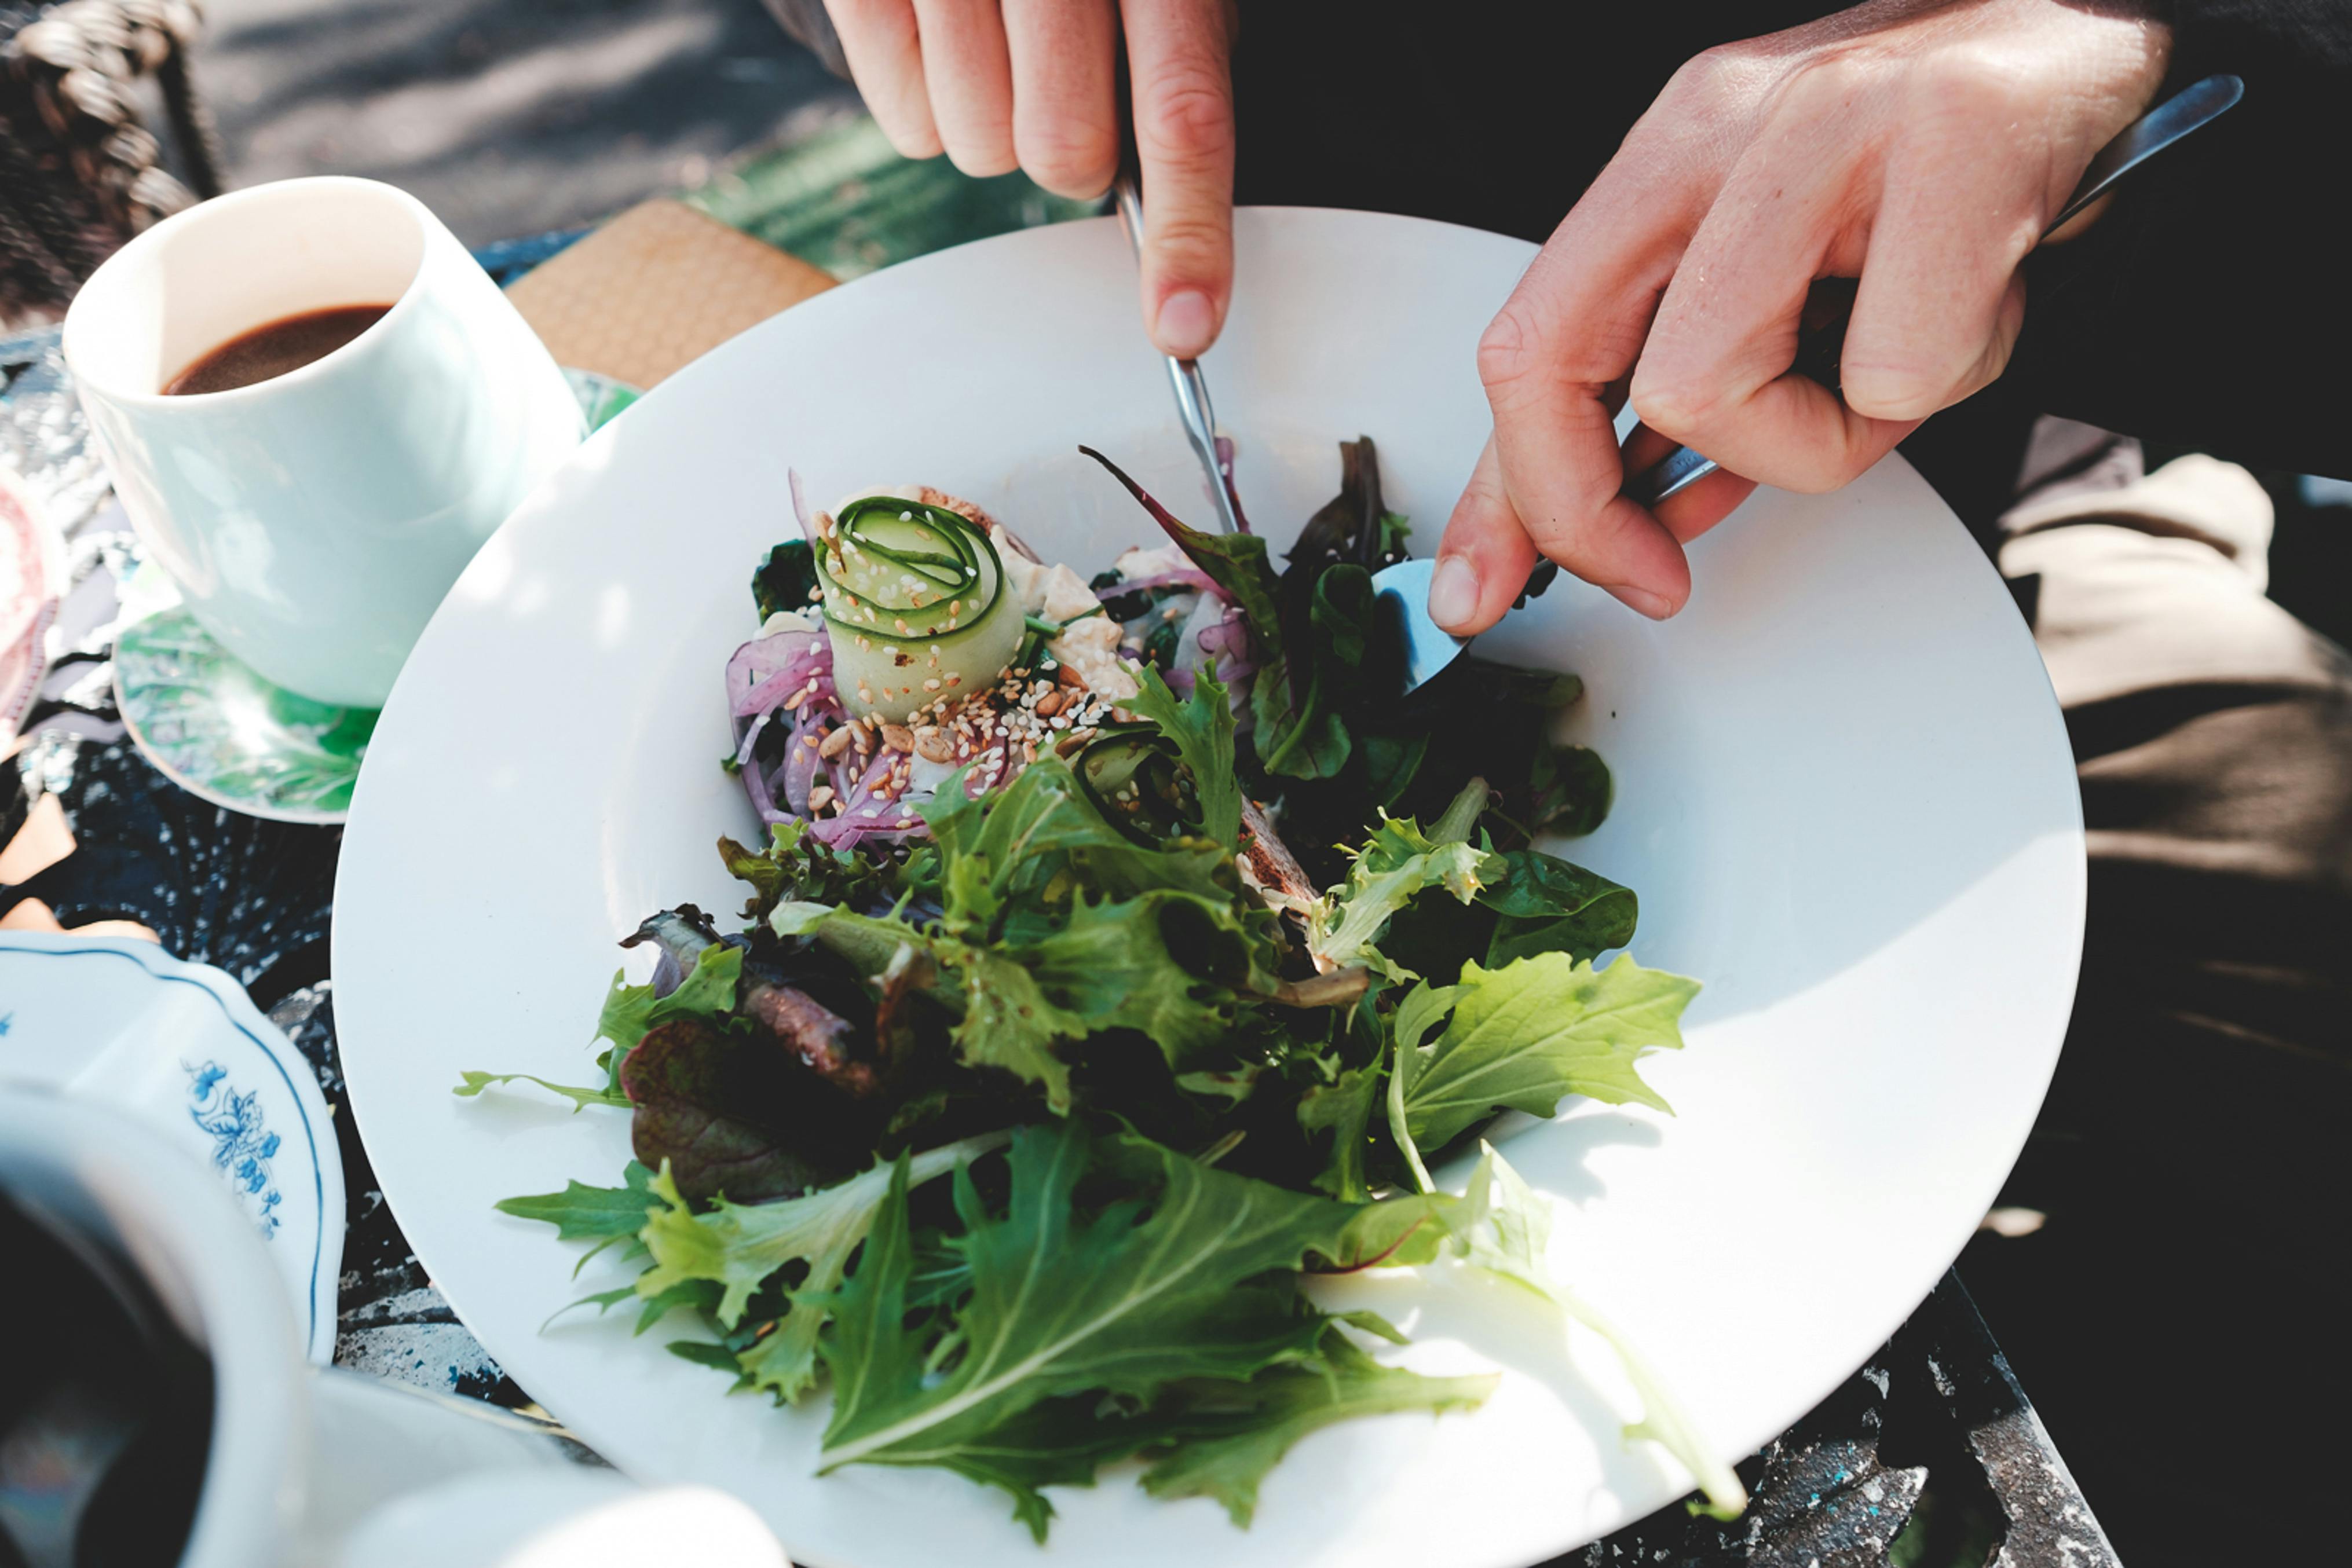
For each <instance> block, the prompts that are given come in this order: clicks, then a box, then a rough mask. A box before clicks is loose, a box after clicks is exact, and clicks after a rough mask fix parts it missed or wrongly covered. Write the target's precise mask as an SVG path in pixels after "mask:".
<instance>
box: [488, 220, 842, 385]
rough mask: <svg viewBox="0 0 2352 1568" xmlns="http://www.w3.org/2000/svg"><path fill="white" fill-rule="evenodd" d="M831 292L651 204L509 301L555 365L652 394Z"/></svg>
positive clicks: (576, 249)
mask: <svg viewBox="0 0 2352 1568" xmlns="http://www.w3.org/2000/svg"><path fill="white" fill-rule="evenodd" d="M833 286H834V279H833V277H832V276H831V275H830V274H828V273H825V272H823V271H820V270H819V269H817V268H816V267H811V266H810V265H809V264H808V263H806V262H804V261H802V260H801V259H799V258H798V257H797V256H787V255H785V254H784V253H783V252H782V251H781V250H778V249H776V248H775V247H774V246H768V245H762V244H761V242H760V241H758V240H755V239H753V238H751V236H750V235H743V234H739V233H737V232H736V231H735V230H733V229H730V228H729V227H728V226H727V225H724V224H721V223H719V222H718V221H717V220H715V219H712V218H708V217H705V216H704V215H703V214H700V213H698V212H696V211H695V210H694V209H693V208H691V207H688V206H685V205H683V204H679V203H677V202H671V201H654V202H646V203H644V204H640V205H638V206H635V207H631V208H630V209H629V210H628V211H627V212H625V213H623V214H621V215H620V216H618V217H616V218H614V219H613V221H612V222H610V223H608V224H606V225H604V227H602V228H600V229H598V230H597V231H596V232H595V233H594V234H593V235H589V236H588V237H587V238H585V239H583V240H581V241H580V242H579V243H577V244H576V245H573V246H571V247H570V248H568V249H566V250H564V251H562V253H561V254H559V255H557V256H555V257H554V258H553V259H551V260H550V261H548V262H546V263H545V264H544V265H542V266H541V267H534V268H533V269H532V270H531V271H530V272H528V273H526V274H524V275H523V276H522V277H520V278H518V279H517V280H516V281H515V282H514V284H513V285H512V286H511V287H509V288H508V290H507V296H508V298H510V299H512V300H513V301H514V302H515V308H517V309H519V310H520V311H521V312H522V315H523V319H525V320H527V321H529V322H530V324H531V327H532V329H534V330H535V331H537V332H538V333H539V335H540V338H541V340H542V341H544V342H545V343H546V344H547V346H548V349H549V350H551V352H552V353H553V354H554V355H555V358H556V362H557V363H559V364H565V365H572V366H576V367H577V368H579V369H581V370H583V371H601V372H602V373H603V374H605V375H608V376H611V377H614V379H615V380H618V381H624V382H628V383H629V384H630V385H631V386H635V387H650V386H652V385H653V384H654V383H655V382H658V381H660V380H661V379H662V378H663V377H665V376H667V375H668V374H669V373H670V372H671V371H675V370H677V368H678V367H679V366H680V365H683V364H685V363H686V362H687V361H689V360H694V359H698V358H699V357H700V356H701V355H703V354H705V353H707V352H709V350H712V349H714V348H716V347H718V346H719V344H720V343H723V342H725V341H726V340H728V339H730V338H731V337H733V336H735V334H736V333H738V332H740V331H742V330H743V329H745V328H747V327H751V326H753V325H756V324H757V323H759V322H761V321H764V320H766V319H768V318H769V317H771V316H772V315H774V314H775V313H776V312H777V311H779V310H782V309H784V308H787V307H790V306H793V305H797V304H799V303H800V302H801V301H802V300H803V299H806V298H809V297H810V296H811V295H814V294H821V293H823V292H824V290H826V289H828V288H831V287H833Z"/></svg>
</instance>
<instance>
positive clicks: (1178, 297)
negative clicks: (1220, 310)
mask: <svg viewBox="0 0 2352 1568" xmlns="http://www.w3.org/2000/svg"><path fill="white" fill-rule="evenodd" d="M1216 329H1217V312H1216V308H1215V307H1213V306H1212V305H1211V304H1210V303H1209V297H1208V296H1207V295H1205V294H1203V293H1202V292H1201V291H1200V290H1199V289H1197V288H1187V289H1185V290H1184V291H1183V292H1182V293H1181V294H1171V295H1170V296H1169V297H1168V298H1166V299H1164V300H1161V301H1160V320H1159V322H1158V324H1157V325H1156V327H1155V328H1154V329H1153V331H1152V336H1153V337H1155V338H1156V339H1158V340H1159V342H1160V351H1161V352H1162V353H1168V354H1173V355H1175V356H1176V357H1177V358H1178V359H1180V360H1191V359H1197V358H1198V357H1199V356H1201V355H1202V354H1205V353H1207V352H1208V351H1209V340H1210V339H1211V338H1212V337H1213V335H1214V334H1215V332H1216Z"/></svg>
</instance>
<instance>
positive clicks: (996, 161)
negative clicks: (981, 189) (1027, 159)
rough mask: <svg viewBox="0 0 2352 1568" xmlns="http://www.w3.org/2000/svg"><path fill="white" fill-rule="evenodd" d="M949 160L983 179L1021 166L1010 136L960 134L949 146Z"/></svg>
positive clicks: (1006, 172)
mask: <svg viewBox="0 0 2352 1568" xmlns="http://www.w3.org/2000/svg"><path fill="white" fill-rule="evenodd" d="M948 162H950V163H952V164H954V165H955V166H956V167H957V168H958V169H960V170H961V171H962V172H965V173H967V174H970V175H971V176H972V177H973V178H975V179H981V180H986V179H992V178H994V177H995V176H996V175H999V174H1010V173H1011V172H1013V170H1015V169H1017V168H1019V167H1020V163H1019V162H1018V161H1017V160H1015V159H1014V157H1013V138H1012V137H1010V136H971V135H965V136H959V137H958V138H956V140H955V141H953V142H952V143H950V146H949V147H948Z"/></svg>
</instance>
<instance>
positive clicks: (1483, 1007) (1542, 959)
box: [1391, 953, 1698, 1149]
mask: <svg viewBox="0 0 2352 1568" xmlns="http://www.w3.org/2000/svg"><path fill="white" fill-rule="evenodd" d="M1448 993H1450V995H1449V994H1448ZM1697 994H1698V982H1697V981H1696V980H1689V979H1685V978H1684V977H1682V976H1680V975H1670V974H1667V973H1666V972H1665V971H1664V970H1662V969H1644V968H1643V967H1641V966H1640V965H1638V964H1636V963H1634V962H1633V959H1632V958H1631V957H1626V956H1621V957H1619V958H1618V959H1617V960H1616V961H1615V962H1614V963H1612V964H1611V965H1610V966H1609V967H1607V968H1606V969H1599V970H1596V969H1594V968H1593V967H1592V965H1591V962H1590V961H1586V962H1579V961H1577V960H1575V959H1573V958H1570V956H1568V955H1567V954H1565V953H1544V954H1539V955H1538V956H1535V957H1532V958H1520V959H1517V960H1516V961H1515V962H1513V963H1510V964H1508V965H1506V966H1505V967H1502V968H1500V969H1492V970H1489V969H1484V968H1481V967H1479V966H1477V965H1476V964H1465V965H1464V966H1463V967H1462V979H1461V983H1460V984H1459V985H1456V986H1453V987H1448V988H1442V989H1438V988H1428V987H1422V988H1416V991H1415V992H1414V993H1412V995H1409V996H1408V997H1407V998H1406V1002H1405V1006H1406V1007H1411V1008H1412V1009H1414V1012H1413V1014H1412V1017H1413V1019H1414V1020H1415V1021H1416V1022H1417V1023H1423V1024H1424V1027H1425V1013H1426V1010H1427V1009H1431V1008H1433V1007H1434V1006H1436V1005H1438V1003H1439V1002H1440V1001H1443V1002H1444V1003H1446V1004H1450V1005H1451V1007H1452V1009H1453V1014H1454V1016H1453V1019H1452V1021H1450V1022H1449V1023H1448V1024H1447V1025H1446V1027H1445V1031H1444V1033H1443V1034H1441V1035H1439V1036H1438V1038H1437V1039H1436V1040H1435V1041H1433V1043H1431V1044H1429V1045H1427V1046H1421V1045H1418V1044H1417V1043H1416V1044H1412V1045H1407V1044H1406V1043H1405V1039H1404V1037H1405V1032H1406V1031H1405V1030H1404V1028H1403V1023H1404V1020H1405V1018H1406V1014H1405V1012H1404V1010H1403V1009H1402V1008H1401V1009H1400V1010H1399V1014H1398V1024H1399V1028H1398V1044H1399V1048H1400V1049H1399V1051H1398V1053H1397V1062H1396V1077H1395V1080H1394V1082H1393V1083H1392V1085H1391V1095H1392V1096H1395V1097H1396V1098H1397V1099H1398V1100H1399V1101H1400V1102H1401V1103H1402V1113H1403V1119H1404V1124H1405V1129H1404V1130H1405V1131H1406V1132H1407V1133H1409V1134H1410V1140H1411V1142H1412V1144H1413V1145H1416V1146H1418V1147H1420V1148H1424V1149H1435V1148H1442V1147H1443V1146H1444V1145H1446V1144H1448V1143H1450V1142H1452V1141H1453V1140H1454V1138H1456V1137H1459V1136H1460V1135H1461V1134H1464V1133H1465V1132H1467V1131H1468V1130H1469V1129H1470V1128H1471V1127H1473V1126H1475V1125H1476V1124H1478V1123H1480V1122H1482V1121H1484V1120H1486V1117H1488V1116H1490V1115H1492V1114H1493V1113H1495V1112H1496V1111H1497V1110H1501V1109H1505V1108H1507V1109H1510V1110H1514V1111H1525V1112H1527V1113H1528V1114H1529V1115H1533V1116H1549V1115H1550V1114H1552V1113H1553V1112H1554V1111H1556V1110H1557V1109H1559V1103H1560V1101H1561V1100H1563V1099H1565V1098H1566V1097H1567V1096H1569V1095H1570V1094H1585V1095H1590V1096H1591V1097H1592V1098H1593V1099H1595V1100H1603V1101H1606V1102H1608V1103H1611V1104H1612V1105H1615V1104H1622V1103H1625V1102H1626V1101H1629V1100H1631V1101H1637V1102H1639V1103H1642V1104H1644V1105H1650V1106H1654V1107H1655V1108H1657V1109H1658V1110H1661V1111H1670V1110H1671V1109H1672V1108H1671V1107H1670V1106H1668V1105H1667V1104H1666V1103H1665V1101H1664V1100H1663V1099H1661V1098H1660V1097H1659V1096H1658V1094H1657V1093H1656V1092H1655V1091H1654V1090H1652V1089H1651V1088H1650V1086H1649V1085H1648V1084H1646V1083H1644V1082H1642V1078H1641V1075H1640V1073H1639V1072H1638V1071H1635V1064H1636V1063H1637V1062H1638V1061H1640V1060H1641V1058H1642V1057H1643V1054H1644V1053H1646V1052H1648V1051H1654V1050H1657V1049H1660V1048H1667V1049H1674V1050H1679V1049H1681V1046H1682V1043H1683V1038H1682V1030H1681V1028H1680V1020H1681V1018H1682V1013H1683V1009H1685V1007H1687V1006H1688V1005H1689V1004H1690V1000H1691V998H1693V997H1695V996H1696V995H1697ZM1416 998H1419V999H1418V1000H1416Z"/></svg>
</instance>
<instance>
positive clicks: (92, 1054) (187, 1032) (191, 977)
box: [0, 931, 343, 1365]
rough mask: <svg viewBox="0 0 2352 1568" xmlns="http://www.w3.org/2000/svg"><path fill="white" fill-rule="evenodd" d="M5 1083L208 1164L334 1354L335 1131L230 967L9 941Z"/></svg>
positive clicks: (315, 1349)
mask: <svg viewBox="0 0 2352 1568" xmlns="http://www.w3.org/2000/svg"><path fill="white" fill-rule="evenodd" d="M0 1082H19V1083H39V1084H46V1085H48V1086H50V1087H52V1088H55V1089H58V1090H60V1091H63V1092H67V1093H71V1094H76V1095H80V1096H86V1097H87V1098H89V1099H91V1100H94V1101H98V1102H100V1103H106V1104H110V1105H113V1106H115V1107H117V1108H119V1109H121V1110H123V1111H126V1112H128V1113H131V1115H133V1116H134V1117H136V1118H138V1119H139V1120H141V1121H143V1122H144V1123H146V1124H148V1126H150V1127H151V1128H152V1129H153V1130H154V1133H155V1134H156V1135H157V1136H159V1137H161V1138H163V1139H164V1140H166V1141H168V1142H170V1143H173V1144H175V1145H179V1146H180V1147H182V1148H184V1149H185V1150H187V1151H188V1152H190V1153H191V1154H194V1155H196V1156H197V1157H198V1158H199V1159H201V1160H203V1161H204V1162H205V1164H206V1166H208V1167H209V1168H210V1169H211V1170H212V1171H213V1173H214V1174H215V1176H218V1178H219V1179H220V1180H221V1182H222V1183H223V1184H224V1185H225V1186H227V1187H228V1189H229V1190H230V1192H231V1193H232V1194H233V1195H235V1197H236V1200H237V1203H238V1205H239V1207H242V1208H243V1209H244V1211H245V1213H246V1216H247V1218H248V1219H250V1220H251V1222H252V1224H253V1227H254V1228H255V1230H257V1232H259V1234H260V1236H261V1238H262V1239H263V1240H264V1241H265V1242H266V1243H268V1246H267V1250H268V1253H269V1255H270V1258H271V1260H273V1261H274V1262H275V1263H276V1264H277V1266H278V1272H279V1274H280V1275H281V1276H282V1277H283V1278H284V1280H285V1282H286V1288H287V1290H288V1291H289V1293H290V1294H291V1296H292V1297H293V1305H294V1315H295V1322H297V1323H298V1324H299V1325H300V1327H301V1328H302V1330H303V1335H304V1343H305V1345H306V1346H307V1348H308V1351H309V1354H310V1359H311V1360H312V1361H313V1362H315V1363H318V1364H321V1365H324V1364H327V1363H328V1362H330V1361H331V1360H332V1359H333V1357H334V1351H335V1290H336V1279H337V1276H338V1275H339V1274H340V1273H341V1268H342V1256H343V1167H342V1160H341V1156H340V1155H339V1153H338V1151H337V1148H336V1144H335V1126H334V1123H333V1121H332V1120H331V1117H330V1115H329V1113H328V1110H327V1102H326V1099H325V1097H324V1096H322V1095H321V1094H320V1092H319V1083H318V1080H317V1079H316V1078H315V1077H314V1076H313V1075H312V1073H311V1071H310V1064H309V1063H308V1062H306V1061H303V1059H302V1056H301V1053H300V1052H299V1051H296V1050H295V1049H294V1048H293V1046H292V1045H290V1044H289V1043H288V1041H287V1039H286V1037H285V1036H284V1035H282V1034H280V1033H279V1032H278V1030H277V1028H276V1027H275V1026H274V1025H272V1024H271V1023H270V1022H269V1020H268V1019H266V1018H264V1017H262V1015H261V1013H260V1011H259V1009H257V1008H255V1007H254V1005H253V1003H252V1001H251V999H250V998H247V996H246V994H245V991H244V989H243V988H241V987H239V986H238V985H237V983H236V981H235V980H232V979H230V978H229V977H227V976H226V975H225V974H223V973H221V971H219V970H218V969H215V968H211V967H207V966H205V965H201V964H188V963H183V962H181V961H180V960H179V959H177V958H174V957H173V956H170V955H169V954H167V953H165V952H164V951H163V949H162V948H160V947H157V946H155V945H154V944H152V943H150V942H140V941H131V940H124V939H120V938H111V937H98V936H75V935H74V934H72V933H71V932H68V933H65V934H63V935H56V934H50V933H43V932H32V931H0Z"/></svg>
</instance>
